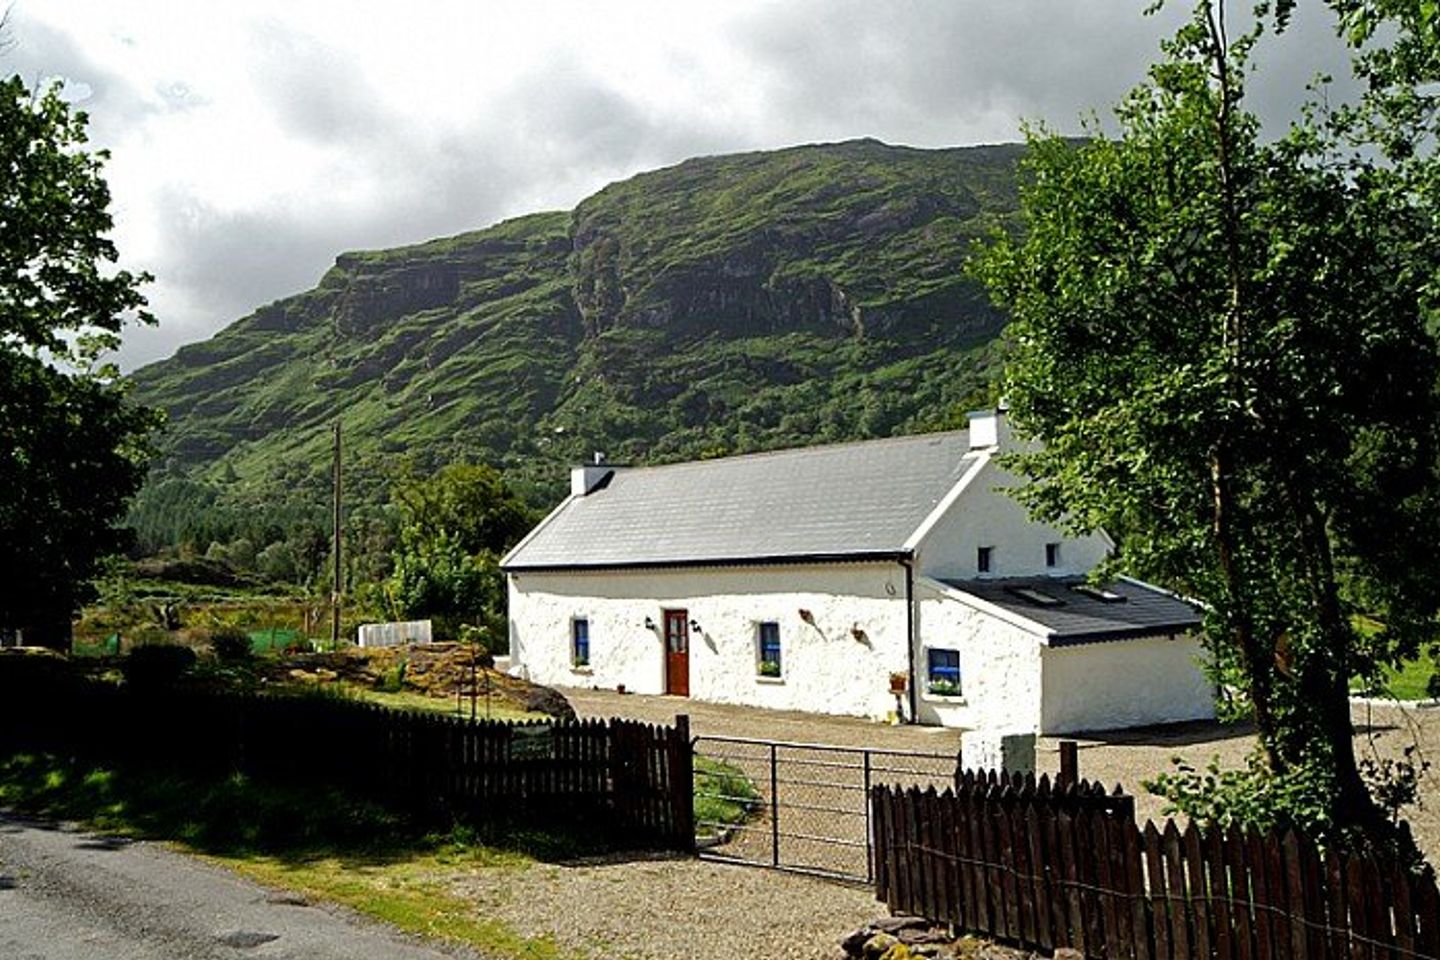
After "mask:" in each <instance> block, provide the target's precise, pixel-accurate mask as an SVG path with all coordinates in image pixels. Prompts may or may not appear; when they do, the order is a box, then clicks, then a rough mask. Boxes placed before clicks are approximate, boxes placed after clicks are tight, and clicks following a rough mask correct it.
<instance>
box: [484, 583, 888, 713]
mask: <svg viewBox="0 0 1440 960" xmlns="http://www.w3.org/2000/svg"><path fill="white" fill-rule="evenodd" d="M509 583H510V651H511V656H512V658H513V661H514V663H515V665H516V666H515V669H516V670H521V671H523V672H524V673H525V674H526V675H528V676H529V678H530V679H531V680H533V681H535V682H537V683H543V684H547V685H554V686H580V687H589V686H595V687H603V688H610V689H613V688H614V687H616V686H617V685H619V684H624V685H625V687H626V689H628V690H631V691H633V692H636V693H652V694H653V693H663V692H664V690H665V660H664V640H663V637H662V634H661V629H662V625H663V622H664V621H663V616H662V614H663V611H664V610H666V609H684V610H685V611H686V613H687V618H688V619H691V620H694V621H696V622H697V623H698V624H699V625H700V630H699V631H698V632H697V631H693V630H692V631H691V635H690V695H691V697H693V698H695V699H698V700H709V701H713V702H718V703H740V704H749V705H752V706H761V707H770V708H775V709H788V710H809V711H813V712H817V713H833V714H848V715H853V716H863V717H872V718H877V719H878V718H883V717H885V716H886V715H887V713H888V712H889V711H891V710H893V709H894V706H895V699H894V697H893V696H892V695H890V693H889V675H890V673H892V672H905V671H906V670H907V668H908V656H907V653H906V643H907V632H906V631H907V621H906V615H905V571H904V568H903V567H901V566H900V565H899V564H897V563H856V564H829V565H823V566H821V565H814V566H812V565H797V566H770V567H704V568H691V569H670V570H664V569H658V570H634V571H620V572H605V571H578V572H577V571H565V572H555V573H544V572H520V573H515V574H511V575H510V577H509ZM801 610H807V611H809V613H810V614H811V617H812V618H813V620H814V624H813V625H811V624H810V623H807V622H805V621H804V620H803V619H802V618H801V616H800V611H801ZM577 617H583V618H585V619H586V620H588V621H589V631H590V664H589V666H588V667H584V668H577V667H574V666H572V664H571V662H570V635H571V634H570V629H571V628H570V624H571V622H572V621H573V620H574V619H575V618H577ZM647 617H648V618H649V619H650V620H651V621H652V622H653V623H654V625H655V628H654V629H649V628H647V627H646V626H645V620H646V618H647ZM767 620H773V621H774V622H776V623H778V624H779V625H780V641H781V646H782V662H783V664H784V673H783V675H782V676H781V677H780V678H778V679H772V678H768V677H760V676H758V674H757V659H758V649H757V644H758V635H759V624H760V623H761V622H763V621H767Z"/></svg>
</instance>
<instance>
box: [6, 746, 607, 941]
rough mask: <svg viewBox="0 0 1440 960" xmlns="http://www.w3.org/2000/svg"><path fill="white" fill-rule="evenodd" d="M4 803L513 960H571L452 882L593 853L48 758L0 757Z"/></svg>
mask: <svg viewBox="0 0 1440 960" xmlns="http://www.w3.org/2000/svg"><path fill="white" fill-rule="evenodd" d="M0 808H8V809H15V810H19V811H23V812H26V813H30V814H35V815H40V816H45V817H50V818H54V819H59V820H65V821H73V822H76V823H79V824H81V825H82V826H84V827H86V828H88V829H93V830H97V831H100V832H104V833H107V834H112V835H119V836H129V837H137V838H144V839H150V840H159V841H168V842H170V843H173V844H174V845H176V846H177V847H179V848H180V849H181V850H183V851H185V852H187V853H193V854H198V855H200V856H202V857H204V858H205V859H207V860H209V861H211V862H213V863H216V864H219V865H222V866H224V867H227V868H229V869H232V870H235V871H236V872H238V873H240V874H242V875H244V876H247V877H249V878H251V879H253V880H256V881H258V882H260V883H263V884H267V885H271V886H278V887H283V888H285V889H288V890H291V891H294V892H296V893H299V894H302V895H304V896H305V897H307V898H313V899H321V900H328V901H332V902H335V903H340V904H343V905H345V906H348V907H350V908H352V909H354V910H357V911H359V912H360V913H363V914H365V915H367V916H370V917H374V918H376V919H378V920H381V921H384V922H386V923H390V924H393V925H394V926H396V927H398V928H400V929H401V930H404V931H406V932H409V933H415V934H419V935H422V936H428V937H435V938H439V939H442V940H448V941H452V942H455V943H459V944H463V945H466V946H470V947H473V948H475V949H477V950H479V951H480V952H482V953H483V954H484V955H486V956H492V957H496V958H516V960H571V958H574V957H576V955H575V954H573V953H571V952H567V951H564V950H562V949H561V948H559V947H558V946H556V944H555V943H554V942H553V941H552V940H550V939H549V938H546V937H527V936H525V935H523V934H521V933H520V932H518V931H516V930H513V929H511V928H510V927H508V926H506V925H505V924H503V923H501V922H499V921H496V920H493V919H490V918H487V917H484V916H480V915H478V914H477V913H476V911H475V908H474V906H473V904H471V903H469V902H467V901H466V900H465V899H464V898H462V897H460V896H457V895H456V894H454V893H452V892H451V891H450V888H449V884H448V880H449V878H452V877H455V876H457V875H462V874H473V873H475V872H476V871H494V872H499V873H504V872H505V871H513V870H525V869H528V868H529V867H531V866H532V865H533V864H534V863H535V861H536V860H537V859H566V858H569V857H573V856H577V855H582V854H586V853H590V852H594V851H592V850H591V849H590V845H587V844H586V843H583V842H580V841H577V840H574V839H573V838H567V837H563V836H559V837H557V836H553V835H549V834H543V833H534V832H518V833H510V834H507V835H505V836H503V837H497V836H489V837H487V836H485V835H483V834H480V833H477V832H476V831H473V830H471V829H468V828H464V827H456V828H453V829H452V830H450V831H448V832H445V833H424V832H421V831H419V830H417V829H416V828H414V827H413V826H411V825H410V824H408V823H407V822H406V821H405V820H404V819H402V818H400V817H399V816H397V815H395V814H393V813H391V812H390V811H387V810H385V809H384V808H382V807H380V806H378V805H375V804H371V803H365V802H361V801H356V800H355V799H354V798H352V797H348V796H346V795H344V794H342V793H340V792H339V791H334V790H323V789H315V788H307V789H299V788H282V787H275V786H271V785H265V784H259V783H256V782H255V781H253V780H251V779H250V778H248V777H244V776H240V775H232V776H228V777H216V778H209V779H204V778H194V777H176V776H168V775H164V774H155V773H143V774H142V773H130V772H126V771H122V770H117V769H113V768H110V767H106V766H103V765H97V764H91V763H84V762H81V761H76V760H72V759H63V758H58V757H54V756H51V755H47V754H17V755H13V756H9V757H5V758H3V759H0Z"/></svg>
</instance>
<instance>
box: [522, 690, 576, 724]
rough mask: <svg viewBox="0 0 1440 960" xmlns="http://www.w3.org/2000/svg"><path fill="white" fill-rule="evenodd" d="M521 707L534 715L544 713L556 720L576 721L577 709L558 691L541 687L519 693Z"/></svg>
mask: <svg viewBox="0 0 1440 960" xmlns="http://www.w3.org/2000/svg"><path fill="white" fill-rule="evenodd" d="M519 698H520V705H521V706H523V707H524V708H525V709H526V710H529V711H531V712H533V713H543V714H546V715H548V716H551V717H554V718H555V719H556V720H574V719H575V708H574V707H572V706H570V701H569V700H566V699H565V698H564V696H562V695H561V694H560V692H559V691H558V690H552V689H550V688H549V687H542V686H539V685H535V686H531V687H529V688H528V689H524V690H521V691H520V692H519Z"/></svg>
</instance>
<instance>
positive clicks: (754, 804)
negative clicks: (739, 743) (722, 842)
mask: <svg viewBox="0 0 1440 960" xmlns="http://www.w3.org/2000/svg"><path fill="white" fill-rule="evenodd" d="M760 804H761V801H760V791H759V790H757V789H756V788H755V783H754V782H753V781H752V780H751V779H750V778H749V777H748V776H746V775H745V771H743V770H741V769H740V768H739V767H737V766H735V765H734V764H729V763H725V762H724V761H722V760H715V759H712V758H710V757H702V756H697V757H696V758H695V801H694V811H695V824H696V828H695V829H696V832H697V833H698V834H700V835H702V836H704V835H714V834H717V833H719V832H720V831H721V830H723V829H724V828H725V827H728V826H734V825H735V824H741V823H744V822H745V821H746V820H748V819H750V817H751V816H753V815H754V813H755V811H757V810H758V809H759V808H760Z"/></svg>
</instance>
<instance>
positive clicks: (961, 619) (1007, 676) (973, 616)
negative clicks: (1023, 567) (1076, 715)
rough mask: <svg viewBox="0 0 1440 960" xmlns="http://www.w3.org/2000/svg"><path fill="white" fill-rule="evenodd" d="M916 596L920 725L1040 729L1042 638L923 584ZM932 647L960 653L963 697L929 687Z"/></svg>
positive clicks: (916, 657) (921, 583) (1013, 730)
mask: <svg viewBox="0 0 1440 960" xmlns="http://www.w3.org/2000/svg"><path fill="white" fill-rule="evenodd" d="M916 596H917V598H918V600H919V604H918V605H919V634H920V643H919V649H918V650H917V652H916V656H915V673H916V682H917V683H918V685H919V686H918V688H917V693H918V695H919V700H918V703H917V707H918V713H919V718H920V722H921V723H929V724H939V725H942V726H947V727H963V728H965V729H969V730H976V729H995V730H1004V731H1007V732H1019V731H1024V732H1034V731H1037V730H1038V729H1039V726H1040V698H1041V694H1042V691H1041V682H1040V669H1041V650H1040V648H1041V644H1040V640H1039V638H1038V637H1036V636H1034V635H1033V634H1029V633H1026V632H1025V631H1023V630H1020V629H1019V628H1018V627H1015V626H1012V625H1010V624H1008V623H1005V622H1004V621H1002V620H999V619H997V618H995V617H993V616H990V615H989V614H986V613H984V612H982V611H980V610H977V609H975V608H974V607H970V606H966V605H965V604H963V603H960V602H958V601H957V600H955V599H953V598H950V597H947V596H946V595H945V594H944V593H943V592H941V591H939V590H936V589H933V588H932V587H929V586H927V585H926V584H925V583H924V582H923V581H922V582H920V583H919V584H917V585H916ZM930 647H938V648H942V649H950V650H957V649H958V650H959V651H960V679H961V696H959V697H939V696H934V695H932V694H930V693H929V692H928V690H927V689H926V688H927V676H928V672H929V671H928V669H927V666H928V663H929V654H928V649H929V648H930Z"/></svg>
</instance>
